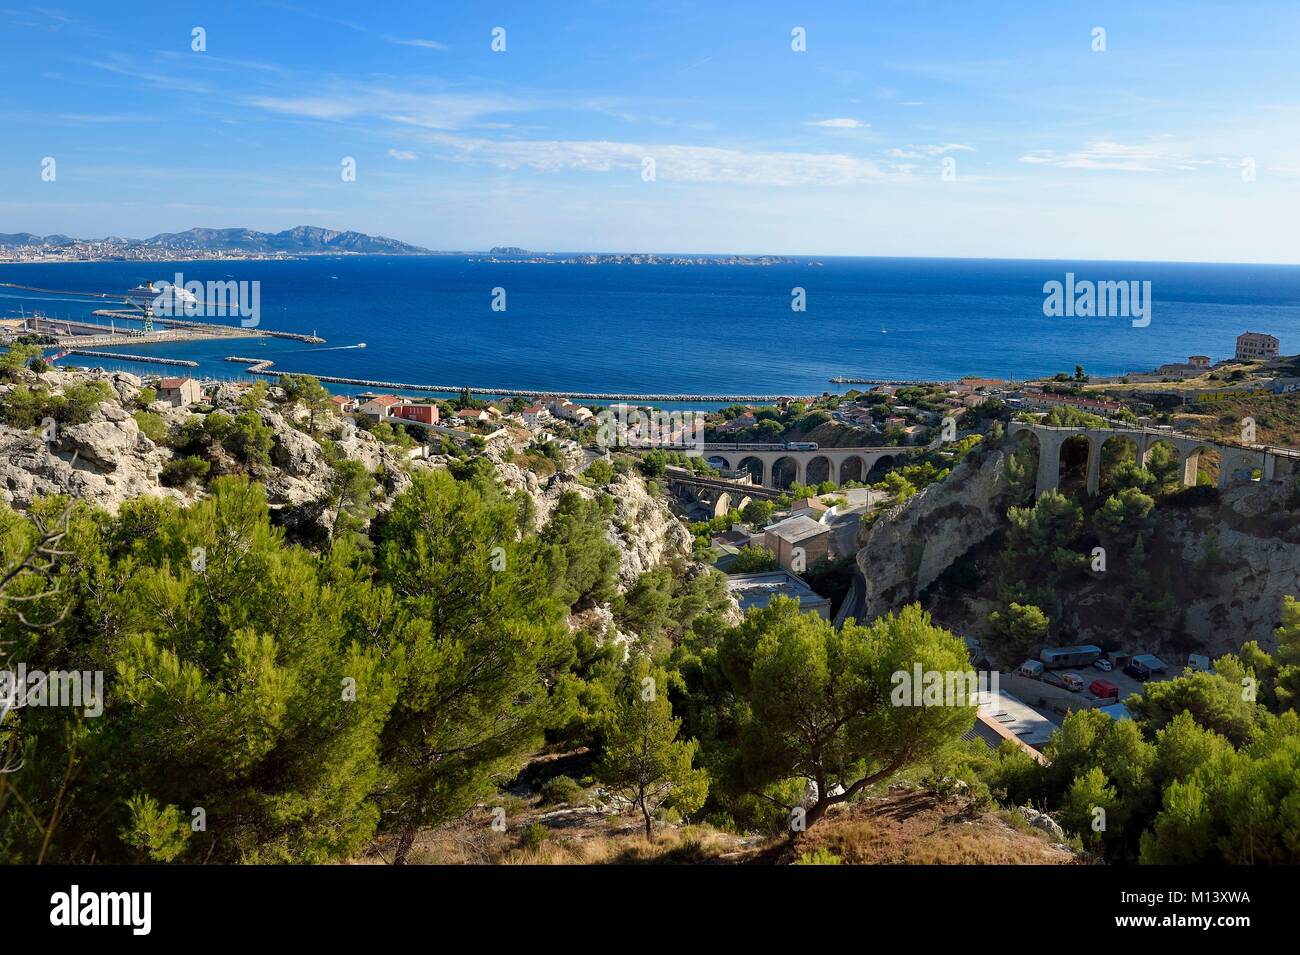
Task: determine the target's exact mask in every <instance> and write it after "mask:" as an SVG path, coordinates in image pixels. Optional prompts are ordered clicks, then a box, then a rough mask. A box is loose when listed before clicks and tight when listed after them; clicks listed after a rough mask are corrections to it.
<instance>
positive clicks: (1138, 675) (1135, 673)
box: [1124, 663, 1151, 680]
mask: <svg viewBox="0 0 1300 955" xmlns="http://www.w3.org/2000/svg"><path fill="white" fill-rule="evenodd" d="M1124 672H1125V673H1127V674H1128V675H1129V676H1131V677H1132V678H1133V679H1135V680H1146V679H1147V678H1148V677H1150V676H1151V671H1150V670H1148V669H1147V668H1146V667H1144V666H1143V665H1142V664H1140V663H1130V664H1129V665H1128V666H1126V667H1125V668H1124Z"/></svg>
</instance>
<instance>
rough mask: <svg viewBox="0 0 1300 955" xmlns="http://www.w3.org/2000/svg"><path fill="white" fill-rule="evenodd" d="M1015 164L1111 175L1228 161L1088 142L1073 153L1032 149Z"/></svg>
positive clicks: (1161, 148)
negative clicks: (1099, 172) (1111, 172)
mask: <svg viewBox="0 0 1300 955" xmlns="http://www.w3.org/2000/svg"><path fill="white" fill-rule="evenodd" d="M1019 161H1020V162H1022V163H1028V164H1030V165H1040V166H1056V167H1058V168H1060V169H1101V170H1109V171H1115V172H1160V171H1161V170H1168V169H1180V170H1185V171H1186V170H1193V169H1197V168H1199V167H1202V166H1214V165H1222V164H1223V163H1225V162H1230V161H1229V160H1226V159H1223V158H1222V157H1217V158H1208V157H1196V156H1192V155H1188V154H1186V153H1184V152H1181V151H1179V150H1176V149H1173V148H1171V147H1170V146H1168V145H1162V144H1158V143H1145V144H1142V145H1137V146H1129V145H1125V144H1124V143H1115V142H1108V141H1105V140H1101V141H1097V142H1091V143H1088V144H1087V145H1086V146H1085V147H1084V148H1083V149H1080V150H1076V151H1073V152H1065V153H1060V152H1056V151H1055V150H1052V149H1035V150H1031V151H1030V152H1028V153H1026V154H1025V155H1023V156H1021V157H1020V160H1019Z"/></svg>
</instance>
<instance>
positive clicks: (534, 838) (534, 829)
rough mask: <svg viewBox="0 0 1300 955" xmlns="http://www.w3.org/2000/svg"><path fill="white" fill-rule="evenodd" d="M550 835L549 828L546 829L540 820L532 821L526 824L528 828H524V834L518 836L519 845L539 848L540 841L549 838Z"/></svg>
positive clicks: (533, 848)
mask: <svg viewBox="0 0 1300 955" xmlns="http://www.w3.org/2000/svg"><path fill="white" fill-rule="evenodd" d="M550 835H551V830H549V829H547V828H546V827H545V826H544V825H542V824H541V823H540V822H532V823H529V824H528V828H526V829H525V830H524V834H523V835H522V836H521V837H520V839H519V845H520V847H521V848H524V849H530V850H536V849H540V848H541V847H542V843H544V842H545V841H546V840H547V839H548V838H550Z"/></svg>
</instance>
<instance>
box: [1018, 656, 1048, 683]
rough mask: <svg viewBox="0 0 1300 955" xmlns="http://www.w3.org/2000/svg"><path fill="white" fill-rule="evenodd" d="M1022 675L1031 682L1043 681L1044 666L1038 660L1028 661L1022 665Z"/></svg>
mask: <svg viewBox="0 0 1300 955" xmlns="http://www.w3.org/2000/svg"><path fill="white" fill-rule="evenodd" d="M1020 675H1021V676H1023V677H1027V678H1028V679H1030V680H1041V679H1042V677H1043V665H1042V664H1041V663H1039V662H1038V661H1037V660H1026V661H1025V662H1024V663H1022V664H1020Z"/></svg>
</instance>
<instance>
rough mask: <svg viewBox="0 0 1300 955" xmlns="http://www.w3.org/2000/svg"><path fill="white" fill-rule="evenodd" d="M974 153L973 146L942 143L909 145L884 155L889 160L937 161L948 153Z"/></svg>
mask: <svg viewBox="0 0 1300 955" xmlns="http://www.w3.org/2000/svg"><path fill="white" fill-rule="evenodd" d="M957 152H968V153H973V152H975V147H974V146H967V145H966V144H965V143H942V144H939V145H929V146H916V145H913V144H911V143H909V144H908V146H907V148H906V149H890V150H888V151H886V153H885V155H886V156H888V157H889V158H890V159H937V158H939V157H940V156H945V155H947V154H948V153H957Z"/></svg>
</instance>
